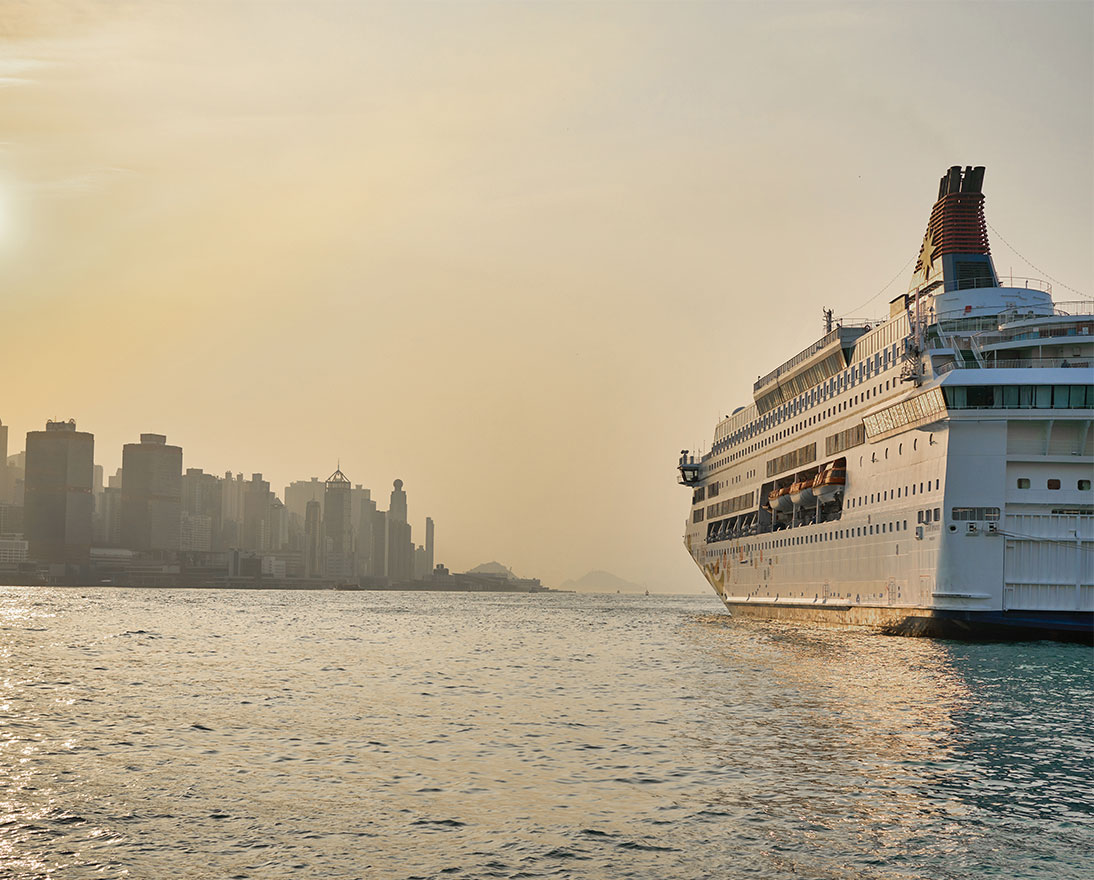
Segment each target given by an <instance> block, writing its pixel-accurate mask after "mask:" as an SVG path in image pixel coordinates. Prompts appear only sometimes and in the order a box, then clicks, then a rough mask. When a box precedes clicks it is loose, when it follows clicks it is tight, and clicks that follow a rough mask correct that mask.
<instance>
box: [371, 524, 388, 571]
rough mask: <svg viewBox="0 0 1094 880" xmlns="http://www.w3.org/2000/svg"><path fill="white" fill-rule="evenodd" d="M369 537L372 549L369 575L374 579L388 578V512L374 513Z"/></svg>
mask: <svg viewBox="0 0 1094 880" xmlns="http://www.w3.org/2000/svg"><path fill="white" fill-rule="evenodd" d="M371 520H372V522H371V527H370V528H369V537H370V538H371V540H372V549H371V551H370V553H369V565H368V567H369V574H370V575H372V576H373V577H377V578H382V577H387V511H386V510H374V511H372V517H371Z"/></svg>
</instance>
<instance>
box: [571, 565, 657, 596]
mask: <svg viewBox="0 0 1094 880" xmlns="http://www.w3.org/2000/svg"><path fill="white" fill-rule="evenodd" d="M562 589H564V590H576V591H577V592H581V593H646V592H649V587H647V586H646V585H645V584H636V583H635V582H634V581H628V580H626V579H625V578H621V577H619V576H618V575H615V574H612V573H611V572H610V571H603V570H601V569H597V570H595V571H590V572H588V573H587V574H583V575H582V576H581V577H579V578H578V579H577V580H568V581H563V583H562Z"/></svg>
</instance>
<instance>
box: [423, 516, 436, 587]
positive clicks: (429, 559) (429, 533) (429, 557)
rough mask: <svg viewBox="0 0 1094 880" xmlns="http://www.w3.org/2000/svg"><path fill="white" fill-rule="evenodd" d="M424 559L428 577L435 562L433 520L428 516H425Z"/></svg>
mask: <svg viewBox="0 0 1094 880" xmlns="http://www.w3.org/2000/svg"><path fill="white" fill-rule="evenodd" d="M425 561H426V572H427V574H426V577H429V576H430V575H431V574H433V566H434V565H435V562H434V559H433V520H432V519H431V518H430V517H428V516H427V517H426V518H425Z"/></svg>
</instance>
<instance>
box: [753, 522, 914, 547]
mask: <svg viewBox="0 0 1094 880" xmlns="http://www.w3.org/2000/svg"><path fill="white" fill-rule="evenodd" d="M907 530H908V520H906V519H905V520H893V521H892V522H887V523H874V524H873V525H868V526H855V527H854V528H850V529H834V530H833V531H831V532H820V533H819V534H815V535H795V536H794V537H791V538H776V539H775V540H773V541H761V542H760V543H759V546H758V549H760V550H778V549H779V548H780V547H797V546H800V545H803V544H824V543H826V542H827V541H840V540H842V539H844V538H865V537H867V536H869V535H886V534H890V533H894V532H904V531H907Z"/></svg>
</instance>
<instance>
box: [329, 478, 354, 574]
mask: <svg viewBox="0 0 1094 880" xmlns="http://www.w3.org/2000/svg"><path fill="white" fill-rule="evenodd" d="M352 490H353V484H352V483H350V481H349V480H348V479H346V475H345V474H343V473H342V470H341V468H339V469H338V470H336V471H335V472H334V473H333V474H331V475H330V476H329V477H327V483H326V491H325V492H324V495H323V534H324V536H325V537H326V539H327V542H328V544H329V549H328V551H327V559H326V571H327V577H332V578H352V577H354V576H355V575H356V572H357V566H356V563H355V561H354V554H353V492H352Z"/></svg>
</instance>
